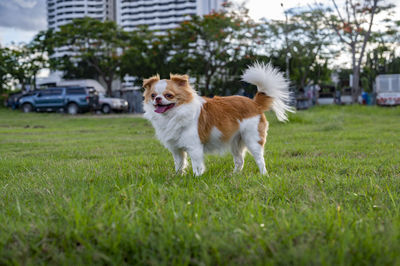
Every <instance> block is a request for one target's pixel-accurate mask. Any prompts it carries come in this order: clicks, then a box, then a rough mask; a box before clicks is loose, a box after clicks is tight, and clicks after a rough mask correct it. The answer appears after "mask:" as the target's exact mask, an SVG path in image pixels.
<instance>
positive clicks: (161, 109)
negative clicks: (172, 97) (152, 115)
mask: <svg viewBox="0 0 400 266" xmlns="http://www.w3.org/2000/svg"><path fill="white" fill-rule="evenodd" d="M174 106H175V104H174V103H170V104H167V105H162V104H157V105H155V107H156V109H155V110H154V112H156V113H159V114H162V113H165V112H166V111H168V110H169V109H171V108H172V107H174Z"/></svg>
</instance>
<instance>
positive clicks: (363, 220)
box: [0, 106, 400, 265]
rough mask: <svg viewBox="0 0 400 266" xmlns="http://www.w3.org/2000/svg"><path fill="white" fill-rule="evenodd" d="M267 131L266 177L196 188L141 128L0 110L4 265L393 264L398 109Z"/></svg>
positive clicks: (399, 243) (228, 173)
mask: <svg viewBox="0 0 400 266" xmlns="http://www.w3.org/2000/svg"><path fill="white" fill-rule="evenodd" d="M267 118H268V119H269V120H270V130H269V134H268V139H267V145H266V149H265V161H266V165H267V170H268V172H269V176H259V175H258V170H257V167H256V165H255V162H254V160H253V158H252V157H251V156H249V155H247V156H246V163H245V167H244V169H243V172H242V173H240V174H232V170H233V160H232V157H231V156H230V155H225V156H222V157H219V156H213V155H209V156H207V157H206V166H207V171H206V173H205V174H204V175H203V176H202V177H193V176H192V175H191V172H189V173H188V174H187V175H184V176H177V175H175V173H174V168H173V160H172V156H171V155H170V154H169V152H168V151H167V150H166V149H164V148H163V147H162V146H161V144H160V143H159V142H158V141H157V140H156V139H155V138H154V131H153V129H152V127H151V126H150V124H149V123H148V122H147V121H145V120H144V119H141V118H132V117H118V118H115V117H113V118H98V117H88V116H77V117H70V116H67V115H62V114H46V113H41V114H36V113H35V114H23V113H20V112H12V111H8V110H5V109H0V265H1V264H23V265H25V264H26V265H41V264H52V265H73V264H76V265H87V264H113V265H123V264H146V265H147V264H168V265H171V264H179V265H180V264H183V265H188V264H191V265H216V264H222V265H224V264H231V265H232V264H233V265H250V264H262V265H265V264H281V265H287V264H300V265H321V264H323V265H325V264H326V265H338V264H345V265H355V264H356V265H370V264H373V265H396V264H397V265H399V264H400V255H399V254H400V253H399V252H400V213H399V212H400V154H399V151H400V108H378V107H362V106H346V107H335V106H330V107H319V108H314V109H312V110H308V111H303V112H298V113H297V114H295V115H292V116H291V122H289V123H287V124H282V123H278V122H277V121H276V119H275V118H274V117H273V115H272V113H267Z"/></svg>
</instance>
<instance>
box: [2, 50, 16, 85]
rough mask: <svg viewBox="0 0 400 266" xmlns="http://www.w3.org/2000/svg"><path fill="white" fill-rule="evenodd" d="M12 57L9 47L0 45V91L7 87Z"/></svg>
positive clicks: (9, 79)
mask: <svg viewBox="0 0 400 266" xmlns="http://www.w3.org/2000/svg"><path fill="white" fill-rule="evenodd" d="M12 66H13V64H12V57H11V52H10V49H8V48H3V47H0V93H3V92H4V90H6V89H7V88H8V83H9V82H10V81H11V75H10V72H11V69H10V67H12Z"/></svg>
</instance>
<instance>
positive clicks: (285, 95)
mask: <svg viewBox="0 0 400 266" xmlns="http://www.w3.org/2000/svg"><path fill="white" fill-rule="evenodd" d="M242 79H243V80H244V81H246V82H247V83H251V84H254V85H256V86H257V89H258V91H259V93H257V95H256V97H255V98H254V100H255V101H256V102H257V103H258V104H259V105H261V106H262V107H263V108H264V109H265V110H269V109H270V108H271V109H272V110H273V111H274V112H275V114H276V117H277V118H278V120H279V121H287V120H288V118H287V114H286V112H292V113H293V112H294V108H293V107H291V106H289V105H288V103H289V101H290V92H289V82H288V81H287V80H286V79H285V78H284V77H283V75H282V73H281V72H279V71H278V70H277V69H276V68H274V67H273V66H272V65H271V63H269V64H263V63H261V64H260V63H255V64H253V65H252V66H250V67H249V68H247V69H246V70H245V71H244V73H243V75H242Z"/></svg>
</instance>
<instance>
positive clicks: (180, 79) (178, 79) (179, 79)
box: [169, 74, 189, 87]
mask: <svg viewBox="0 0 400 266" xmlns="http://www.w3.org/2000/svg"><path fill="white" fill-rule="evenodd" d="M169 78H170V80H172V81H173V82H175V83H176V84H178V86H180V87H186V86H188V85H189V76H188V75H174V74H169Z"/></svg>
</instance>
